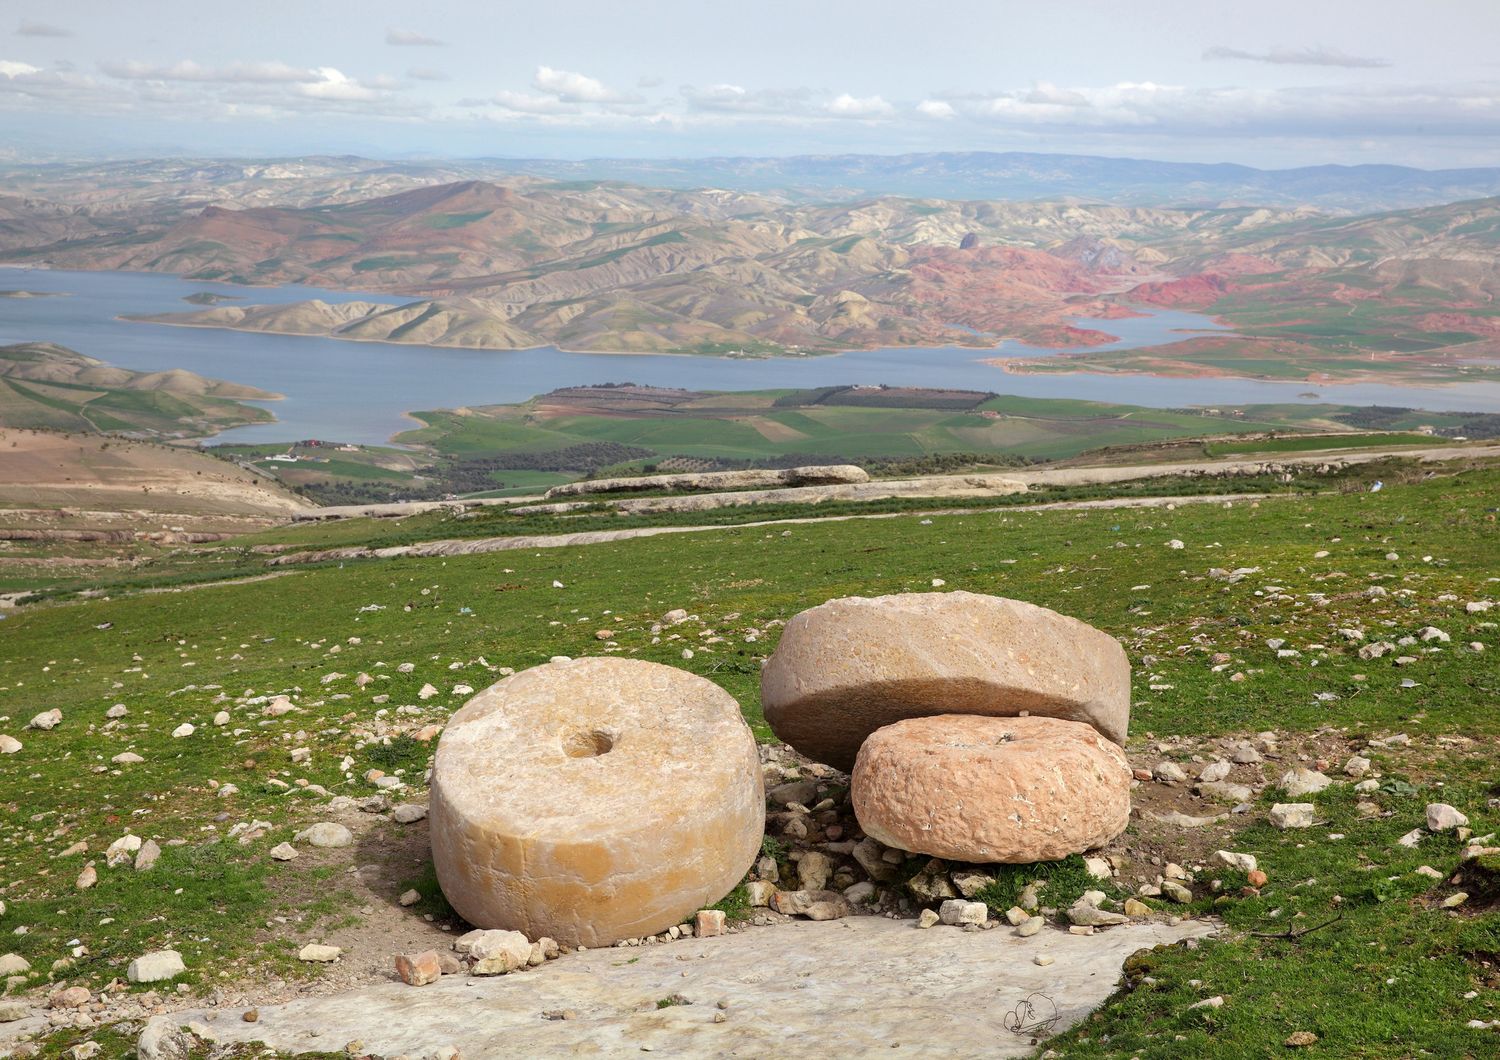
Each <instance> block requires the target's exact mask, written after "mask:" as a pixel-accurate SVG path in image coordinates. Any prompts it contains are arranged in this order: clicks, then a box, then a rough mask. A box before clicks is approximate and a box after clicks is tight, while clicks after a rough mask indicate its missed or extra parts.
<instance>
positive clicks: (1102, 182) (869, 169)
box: [0, 151, 1500, 223]
mask: <svg viewBox="0 0 1500 1060" xmlns="http://www.w3.org/2000/svg"><path fill="white" fill-rule="evenodd" d="M516 177H531V178H538V179H542V180H549V181H559V180H561V181H600V180H618V181H627V182H630V183H634V184H645V185H650V186H653V187H662V188H679V189H700V188H723V189H727V190H731V191H741V192H759V193H773V194H776V195H779V196H783V197H791V198H793V199H798V200H802V201H806V200H822V201H830V200H834V201H838V200H849V199H855V198H866V197H870V196H880V195H903V196H915V197H920V198H940V199H989V200H1047V201H1058V200H1075V201H1084V202H1102V203H1117V204H1123V205H1138V206H1191V207H1215V206H1244V205H1249V206H1276V207H1305V206H1312V207H1316V208H1318V209H1320V210H1324V211H1332V212H1340V213H1358V212H1369V211H1374V210H1386V209H1399V208H1408V207H1414V206H1431V205H1437V204H1440V203H1445V202H1455V201H1458V200H1460V199H1478V198H1485V197H1489V196H1493V195H1500V167H1491V168H1483V169H1443V170H1425V169H1413V168H1410V167H1407V166H1390V165H1361V166H1306V167H1302V168H1299V169H1256V168H1254V167H1252V166H1241V165H1232V164H1228V163H1219V164H1215V163H1197V162H1156V161H1150V160H1146V159H1135V158H1105V157H1101V156H1095V155H1054V154H1032V153H1026V152H1019V151H1011V152H988V151H970V152H946V153H928V154H906V155H795V156H791V157H786V158H667V159H631V158H595V159H585V160H582V161H564V160H556V159H504V158H489V159H446V160H431V161H411V160H402V161H383V160H378V159H368V158H360V157H357V156H348V155H338V156H309V157H304V158H272V159H140V160H134V161H122V162H109V163H101V162H77V163H47V164H32V165H27V164H17V163H3V162H0V187H4V188H5V189H6V191H7V193H8V194H11V195H15V196H20V197H27V198H36V199H43V200H47V201H49V202H52V203H72V204H77V205H87V206H89V207H90V208H91V210H93V211H94V212H95V213H98V212H100V211H105V210H112V209H118V208H122V207H125V206H139V205H140V204H142V203H145V202H151V203H155V204H157V205H159V206H161V207H163V208H168V207H170V206H172V205H174V204H175V205H186V204H188V203H197V204H198V205H200V206H201V205H203V204H204V203H207V202H219V203H222V204H224V205H233V206H237V207H246V206H270V205H280V206H309V205H315V204H317V203H321V202H334V201H350V200H352V199H355V198H365V197H370V196H374V195H381V194H389V193H391V192H395V191H401V190H404V189H406V188H412V187H418V186H422V185H429V184H444V183H450V182H453V181H460V180H492V181H493V180H504V181H507V182H509V181H511V180H513V179H514V178H516ZM4 219H5V218H4V211H3V208H0V223H3V221H4Z"/></svg>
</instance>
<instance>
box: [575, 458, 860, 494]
mask: <svg viewBox="0 0 1500 1060" xmlns="http://www.w3.org/2000/svg"><path fill="white" fill-rule="evenodd" d="M869 481H870V476H869V474H868V473H867V472H866V471H865V469H864V468H862V467H857V466H855V465H854V464H815V465H811V466H808V467H788V468H768V469H755V468H752V469H749V470H746V471H688V472H683V473H681V474H675V475H642V476H638V477H636V478H596V479H585V480H584V481H582V482H566V483H564V484H563V485H561V486H553V487H552V488H551V489H549V490H548V491H547V492H546V494H545V496H546V497H547V499H548V500H551V499H552V498H553V497H577V496H582V495H584V494H593V493H628V492H633V491H646V490H737V489H769V488H773V487H776V486H832V485H838V484H843V483H850V482H869Z"/></svg>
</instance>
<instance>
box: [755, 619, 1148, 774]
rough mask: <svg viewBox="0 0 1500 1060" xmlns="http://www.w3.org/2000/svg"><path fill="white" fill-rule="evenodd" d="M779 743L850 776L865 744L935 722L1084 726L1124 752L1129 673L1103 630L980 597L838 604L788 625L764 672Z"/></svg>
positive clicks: (765, 701) (764, 692)
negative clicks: (1020, 720) (882, 732)
mask: <svg viewBox="0 0 1500 1060" xmlns="http://www.w3.org/2000/svg"><path fill="white" fill-rule="evenodd" d="M761 701H762V705H763V707H764V709H765V714H766V721H767V722H768V723H769V724H770V726H771V728H772V729H774V730H775V732H776V735H777V736H779V737H780V738H781V739H783V740H785V741H786V742H787V743H789V744H791V745H792V746H793V747H795V748H796V749H797V750H799V751H801V752H802V753H803V754H805V755H807V756H808V757H810V758H815V759H817V760H818V761H821V762H826V763H828V764H829V765H832V766H836V767H837V768H839V769H843V770H846V771H847V770H849V769H850V768H851V767H852V766H853V764H854V758H855V755H856V754H857V752H858V751H859V747H860V745H861V744H862V743H863V742H864V739H865V737H866V736H868V735H869V734H870V733H872V732H874V731H875V730H876V729H879V728H881V727H882V726H885V725H889V724H891V723H892V722H896V721H900V720H901V719H903V718H912V717H923V716H926V715H931V714H976V715H990V716H1001V717H1014V716H1016V715H1019V714H1023V713H1028V714H1031V715H1036V716H1042V717H1055V718H1064V719H1068V720H1072V721H1080V722H1087V723H1088V724H1091V725H1093V726H1094V727H1095V728H1097V729H1098V730H1099V731H1100V732H1102V733H1103V734H1104V735H1105V736H1107V737H1109V738H1110V739H1111V740H1113V741H1115V742H1116V743H1123V742H1124V740H1125V732H1126V729H1127V727H1128V725H1129V720H1130V664H1129V662H1128V661H1127V660H1126V658H1125V652H1124V650H1123V649H1122V648H1121V647H1120V645H1119V644H1118V643H1117V642H1116V641H1115V640H1114V638H1113V637H1110V636H1109V635H1108V634H1106V633H1102V632H1100V631H1099V630H1097V629H1094V628H1093V627H1092V626H1089V625H1087V624H1085V623H1083V622H1080V621H1078V620H1077V619H1074V618H1068V617H1066V616H1064V615H1059V614H1058V613H1057V612H1055V611H1049V610H1047V609H1046V608H1043V607H1037V606H1035V605H1034V604H1028V603H1024V602H1022V601H1019V600H1007V599H1005V598H1003V597H998V596H983V595H979V594H977V593H968V592H952V593H908V594H904V595H898V596H879V597H874V598H865V597H858V596H853V597H845V598H843V599H838V600H830V601H828V602H827V603H825V604H822V605H820V606H818V607H814V608H812V609H810V610H807V611H803V612H802V613H801V614H799V615H797V616H796V617H794V618H793V619H792V620H791V621H790V622H788V623H787V625H786V629H785V630H783V632H782V636H781V641H780V643H779V644H778V645H777V648H776V651H775V654H773V655H772V656H771V660H770V662H769V663H767V664H766V667H765V669H764V670H763V671H762V672H761Z"/></svg>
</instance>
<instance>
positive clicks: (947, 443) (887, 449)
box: [398, 391, 1337, 460]
mask: <svg viewBox="0 0 1500 1060" xmlns="http://www.w3.org/2000/svg"><path fill="white" fill-rule="evenodd" d="M785 393H786V392H784V391H747V392H737V393H725V394H717V395H714V396H713V399H712V403H711V404H710V400H709V399H707V398H705V399H703V400H700V401H697V402H694V403H692V404H689V405H684V406H681V407H679V408H676V409H672V410H670V411H660V412H656V413H652V414H649V415H632V416H621V415H612V414H599V413H585V414H579V415H548V416H546V417H542V416H539V415H537V413H536V402H535V401H533V402H527V403H524V404H521V405H506V406H490V407H487V408H484V409H478V410H469V411H467V412H465V413H464V414H462V415H460V414H455V413H453V412H448V411H424V412H418V413H415V415H416V416H417V418H419V419H421V420H422V421H423V422H425V423H426V424H427V425H428V426H426V427H425V428H419V429H417V430H414V431H408V432H406V433H405V434H403V435H401V436H400V437H399V439H398V440H399V441H401V442H404V443H407V444H413V445H417V444H420V445H427V446H431V447H433V448H435V449H437V450H438V451H439V452H442V453H444V454H447V455H451V456H473V455H479V454H495V453H505V452H514V453H537V452H545V451H547V450H550V449H557V448H562V447H563V446H567V445H577V444H582V443H588V442H616V443H620V444H625V445H633V446H643V447H646V448H649V449H652V450H654V451H656V453H657V454H658V455H659V457H673V456H679V457H706V458H714V457H723V458H731V459H755V458H773V457H784V456H788V455H791V454H813V455H821V456H827V457H840V458H846V459H850V460H858V459H860V458H871V457H919V456H925V455H931V454H939V453H961V452H962V453H971V452H972V453H990V454H995V455H1009V456H1022V457H1027V458H1032V459H1061V458H1066V457H1071V456H1076V455H1077V454H1079V453H1081V452H1084V451H1086V450H1089V449H1095V448H1100V447H1104V446H1118V445H1140V444H1147V443H1150V442H1155V441H1163V440H1169V439H1175V438H1184V437H1194V436H1198V435H1214V434H1226V433H1229V434H1244V433H1251V432H1261V431H1270V430H1277V429H1281V430H1288V429H1290V430H1310V429H1317V428H1319V427H1326V426H1329V425H1333V421H1332V420H1330V419H1328V417H1329V416H1330V415H1331V414H1332V413H1334V412H1336V411H1337V409H1336V408H1334V407H1330V406H1316V407H1307V406H1293V405H1280V406H1266V407H1264V408H1262V407H1260V406H1248V407H1246V408H1244V409H1242V410H1230V409H1224V410H1220V411H1219V412H1218V413H1217V414H1214V413H1209V412H1202V411H1196V410H1168V409H1147V408H1140V407H1136V406H1130V405H1110V404H1103V403H1099V402H1088V401H1076V400H1067V399H1046V398H1023V397H1015V396H1001V397H996V398H993V399H991V400H988V401H985V402H983V403H982V404H980V405H978V406H977V407H976V408H975V409H974V410H972V411H970V412H952V411H945V410H942V409H920V408H869V407H857V406H835V405H827V406H825V405H806V406H801V407H791V408H783V407H775V406H773V404H772V402H773V401H774V400H775V399H777V398H784V396H785ZM710 409H711V411H710ZM1237 412H1238V413H1239V414H1236V413H1237Z"/></svg>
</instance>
